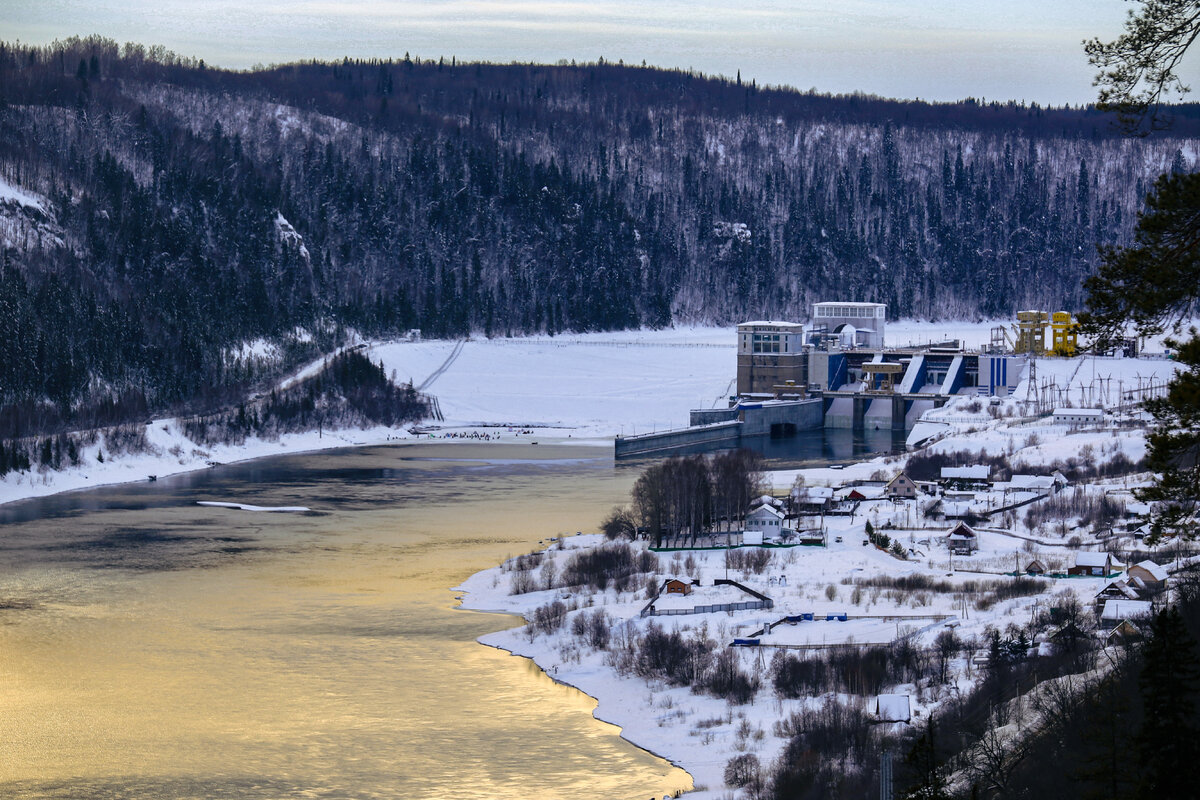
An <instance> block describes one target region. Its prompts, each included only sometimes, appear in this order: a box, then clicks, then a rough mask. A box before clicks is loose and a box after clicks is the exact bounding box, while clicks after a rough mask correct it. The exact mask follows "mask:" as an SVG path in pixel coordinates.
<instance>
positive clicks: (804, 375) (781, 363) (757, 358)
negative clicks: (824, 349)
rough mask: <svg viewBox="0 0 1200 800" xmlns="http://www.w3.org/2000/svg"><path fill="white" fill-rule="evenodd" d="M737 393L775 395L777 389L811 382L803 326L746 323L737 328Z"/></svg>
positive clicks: (792, 323)
mask: <svg viewBox="0 0 1200 800" xmlns="http://www.w3.org/2000/svg"><path fill="white" fill-rule="evenodd" d="M737 337H738V349H737V392H738V394H739V395H752V394H774V393H776V391H777V389H776V388H775V387H777V386H787V385H794V386H795V387H796V391H802V390H803V389H804V386H805V384H807V383H808V358H807V356H806V355H805V352H804V326H803V325H801V324H800V323H798V322H770V321H758V322H743V323H742V324H741V325H738V327H737Z"/></svg>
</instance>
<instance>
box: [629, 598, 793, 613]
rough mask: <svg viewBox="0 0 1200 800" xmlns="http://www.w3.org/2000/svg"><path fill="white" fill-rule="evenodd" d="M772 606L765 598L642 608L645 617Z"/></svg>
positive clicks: (749, 609)
mask: <svg viewBox="0 0 1200 800" xmlns="http://www.w3.org/2000/svg"><path fill="white" fill-rule="evenodd" d="M770 607H771V606H769V605H767V603H766V602H765V601H763V600H748V601H746V602H743V603H716V604H714V605H707V606H693V607H692V608H667V609H663V610H659V609H656V608H653V607H651V606H647V607H646V608H644V609H642V616H643V617H677V616H682V615H683V614H714V613H716V612H719V611H757V610H759V609H762V608H770Z"/></svg>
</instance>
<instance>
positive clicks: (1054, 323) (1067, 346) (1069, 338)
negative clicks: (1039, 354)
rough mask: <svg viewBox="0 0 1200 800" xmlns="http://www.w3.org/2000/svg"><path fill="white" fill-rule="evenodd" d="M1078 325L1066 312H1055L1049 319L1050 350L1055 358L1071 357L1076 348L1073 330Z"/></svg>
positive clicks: (1076, 339)
mask: <svg viewBox="0 0 1200 800" xmlns="http://www.w3.org/2000/svg"><path fill="white" fill-rule="evenodd" d="M1078 327H1079V323H1078V322H1076V321H1075V320H1073V319H1071V314H1070V312H1068V311H1055V312H1054V314H1053V315H1052V316H1051V317H1050V349H1051V350H1053V351H1054V354H1055V355H1057V356H1073V355H1075V350H1076V349H1077V348H1078V345H1079V342H1078V336H1077V334H1076V332H1075V329H1076V328H1078Z"/></svg>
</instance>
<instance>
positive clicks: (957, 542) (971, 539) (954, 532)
mask: <svg viewBox="0 0 1200 800" xmlns="http://www.w3.org/2000/svg"><path fill="white" fill-rule="evenodd" d="M946 547H948V548H949V549H950V552H951V553H953V554H954V555H956V556H969V555H971V553H974V552H975V551H976V550H978V549H979V536H978V535H977V534H976V533H975V530H974V529H973V528H972V527H971V526H970V525H968V524H967V523H965V522H960V523H958V524H957V525H955V526H954V527H953V528H951V529H950V535H949V536H947V537H946Z"/></svg>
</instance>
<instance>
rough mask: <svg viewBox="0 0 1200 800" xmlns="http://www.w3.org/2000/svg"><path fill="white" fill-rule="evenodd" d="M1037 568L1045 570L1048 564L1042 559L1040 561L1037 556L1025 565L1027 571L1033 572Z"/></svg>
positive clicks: (1037, 569) (1041, 570)
mask: <svg viewBox="0 0 1200 800" xmlns="http://www.w3.org/2000/svg"><path fill="white" fill-rule="evenodd" d="M1035 570H1036V571H1040V572H1045V571H1046V565H1045V564H1043V563H1042V562H1041V561H1038V560H1037V559H1036V558H1035V559H1034V560H1033V561H1030V562H1029V563H1028V564H1026V565H1025V571H1026V572H1032V571H1035Z"/></svg>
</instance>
